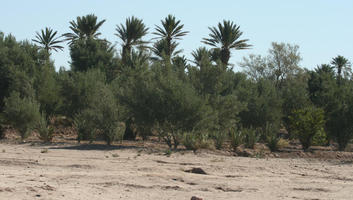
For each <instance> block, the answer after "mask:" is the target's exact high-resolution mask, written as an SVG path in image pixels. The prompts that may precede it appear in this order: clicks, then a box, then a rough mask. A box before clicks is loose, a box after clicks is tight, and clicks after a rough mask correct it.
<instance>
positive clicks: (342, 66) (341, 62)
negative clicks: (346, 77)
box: [331, 55, 350, 84]
mask: <svg viewBox="0 0 353 200" xmlns="http://www.w3.org/2000/svg"><path fill="white" fill-rule="evenodd" d="M331 64H332V65H333V67H335V68H336V69H337V75H338V83H339V84H340V82H341V78H342V70H345V72H347V71H348V70H349V67H350V63H349V61H348V60H347V59H346V58H345V57H343V56H340V55H338V56H337V57H335V58H333V59H332V62H331Z"/></svg>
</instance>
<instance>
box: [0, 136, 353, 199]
mask: <svg viewBox="0 0 353 200" xmlns="http://www.w3.org/2000/svg"><path fill="white" fill-rule="evenodd" d="M44 149H48V151H47V152H45V150H44ZM43 151H44V152H43ZM195 167H201V168H202V169H203V170H204V171H205V172H206V173H207V175H202V174H194V173H188V172H185V171H186V170H189V169H192V168H195ZM192 196H197V197H200V198H203V199H204V200H211V199H212V200H214V199H307V200H314V199H316V200H318V199H320V200H323V199H334V200H337V199H353V165H352V162H346V163H342V162H327V161H320V160H313V159H311V160H308V159H289V158H287V159H281V158H263V159H256V158H245V157H233V156H224V155H215V154H212V153H199V154H194V153H192V152H184V153H183V152H178V153H173V154H172V155H171V156H170V157H168V156H166V155H164V154H163V152H159V153H158V152H153V153H151V152H148V151H145V150H142V149H139V148H118V147H115V148H114V147H113V148H109V149H106V148H104V147H103V148H102V146H100V145H97V146H94V145H93V146H90V147H89V148H85V147H83V146H77V145H68V144H66V145H60V146H52V145H51V146H43V145H34V146H32V145H30V144H4V143H0V199H1V200H7V199H11V200H14V199H28V200H29V199H30V200H32V199H45V200H49V199H70V200H76V199H82V200H88V199H95V200H96V199H146V200H148V199H163V200H166V199H177V200H182V199H187V200H190V198H191V197H192Z"/></svg>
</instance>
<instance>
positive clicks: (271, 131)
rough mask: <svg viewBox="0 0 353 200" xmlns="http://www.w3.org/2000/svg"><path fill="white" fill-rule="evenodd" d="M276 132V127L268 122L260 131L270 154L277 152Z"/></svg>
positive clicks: (278, 138)
mask: <svg viewBox="0 0 353 200" xmlns="http://www.w3.org/2000/svg"><path fill="white" fill-rule="evenodd" d="M278 130H279V129H278V127H276V126H274V125H273V124H272V123H268V122H267V123H266V126H265V127H264V128H263V129H262V134H263V137H264V139H265V142H266V144H267V146H268V147H269V148H270V150H271V151H272V152H273V151H277V150H278V141H279V140H280V137H279V136H278Z"/></svg>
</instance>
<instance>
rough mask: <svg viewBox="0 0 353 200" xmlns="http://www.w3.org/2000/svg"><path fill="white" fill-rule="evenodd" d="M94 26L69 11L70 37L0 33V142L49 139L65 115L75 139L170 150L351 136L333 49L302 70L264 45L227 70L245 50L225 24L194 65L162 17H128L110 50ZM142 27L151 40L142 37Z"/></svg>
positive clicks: (342, 69)
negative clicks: (63, 61)
mask: <svg viewBox="0 0 353 200" xmlns="http://www.w3.org/2000/svg"><path fill="white" fill-rule="evenodd" d="M104 22H105V20H101V21H99V20H98V18H97V17H96V16H95V15H92V14H91V15H86V16H82V17H77V19H76V20H73V21H71V22H70V29H71V31H72V32H70V33H65V34H63V35H58V33H57V32H56V31H54V30H52V29H51V28H45V29H43V30H41V31H40V32H37V33H36V35H35V38H34V39H33V40H32V41H33V43H32V42H30V41H17V40H16V39H15V37H14V36H12V35H5V34H3V33H0V112H1V113H0V125H1V127H0V132H1V133H0V137H1V136H2V132H3V131H4V129H5V127H9V126H11V127H13V128H15V129H16V130H17V131H18V132H19V133H20V135H21V137H22V139H25V138H26V137H27V136H28V135H29V134H30V133H32V132H34V131H35V132H37V133H39V135H40V138H41V139H43V140H44V141H47V142H48V141H51V140H52V138H53V127H54V123H53V121H55V119H57V118H59V117H61V118H62V117H65V118H67V119H68V120H69V121H71V123H72V126H74V127H75V128H76V130H77V139H78V141H82V140H89V141H94V140H97V139H103V140H105V141H106V142H107V144H112V143H113V142H114V141H117V140H123V139H129V140H135V139H136V138H137V137H139V138H142V139H144V140H147V139H148V138H149V137H150V136H158V137H159V138H160V140H162V141H164V142H166V144H168V145H169V147H170V148H177V147H178V145H180V144H183V145H184V146H185V147H186V148H188V149H193V150H196V149H197V148H201V147H202V146H203V145H204V146H206V145H210V142H209V141H213V142H211V144H214V145H215V147H216V148H217V149H221V148H223V147H224V142H225V141H228V142H229V143H230V144H231V146H233V148H236V147H237V146H239V145H241V144H245V145H246V146H247V147H249V148H252V147H253V146H254V144H255V143H256V142H259V141H260V142H263V143H266V144H267V145H268V146H269V147H270V148H271V150H273V151H275V150H277V149H278V142H279V139H280V136H279V132H280V130H281V131H282V132H286V131H287V132H288V133H289V134H288V135H289V138H290V139H298V141H300V142H301V144H302V146H303V148H304V149H305V150H307V149H308V148H309V147H310V146H311V145H329V144H332V143H337V144H338V145H339V149H340V150H344V149H345V148H346V146H347V144H348V143H349V142H350V141H351V140H352V139H353V123H352V120H353V91H352V90H353V80H352V73H351V69H350V62H349V61H348V60H347V59H346V58H344V57H343V56H337V57H334V58H332V62H331V63H327V64H322V65H318V66H317V67H316V68H314V69H313V70H308V69H306V68H303V67H301V66H300V61H301V59H302V58H301V56H300V53H299V47H298V46H297V45H293V44H285V43H276V42H273V43H272V46H271V47H270V48H269V51H268V55H264V56H263V55H249V56H248V57H245V58H243V60H242V61H241V62H240V63H239V66H240V68H239V69H237V70H236V71H241V72H235V71H234V67H235V65H233V64H231V63H229V59H230V57H231V55H232V51H236V50H243V49H248V48H255V47H252V45H251V44H250V43H249V40H248V39H242V38H241V37H242V34H243V33H242V32H241V30H240V27H239V26H238V25H236V24H235V23H234V22H232V21H226V20H225V21H223V22H220V23H219V24H217V26H214V27H210V28H209V31H210V34H209V35H208V37H206V38H203V39H202V42H203V43H204V44H206V45H208V46H209V47H210V49H207V48H206V47H199V48H198V49H196V50H195V51H193V52H192V57H193V60H187V59H186V58H185V57H184V56H183V55H181V52H182V49H180V47H179V42H180V41H181V40H182V38H183V36H185V35H187V34H189V32H188V31H187V30H184V25H183V24H182V22H181V21H179V20H178V19H177V18H176V17H174V16H172V15H169V16H167V17H166V18H165V19H163V20H162V21H161V25H156V27H155V28H154V30H153V31H151V30H150V29H149V28H148V27H146V26H145V25H144V23H143V20H141V19H138V18H136V17H130V18H127V19H126V21H125V23H122V24H120V25H117V26H116V36H117V40H118V41H119V42H120V44H121V47H116V46H113V45H112V42H110V41H107V40H106V39H104V38H102V37H101V34H100V32H99V29H100V28H101V26H102V25H103V24H104ZM150 31H151V32H152V34H153V35H155V38H154V39H153V40H152V41H146V40H144V37H145V36H146V35H147V34H149V32H150ZM66 42H67V44H68V47H69V49H70V56H71V62H70V63H71V69H70V70H67V69H60V70H59V71H55V67H54V62H53V60H52V59H51V54H52V53H53V51H57V50H62V49H63V48H64V47H63V46H62V45H64V43H66ZM114 42H115V41H113V43H114ZM119 50H120V52H119ZM235 53H236V52H235ZM309 67H312V66H309Z"/></svg>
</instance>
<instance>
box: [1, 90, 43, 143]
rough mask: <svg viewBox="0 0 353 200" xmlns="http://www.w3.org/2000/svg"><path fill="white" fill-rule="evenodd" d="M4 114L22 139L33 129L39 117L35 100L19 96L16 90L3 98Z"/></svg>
mask: <svg viewBox="0 0 353 200" xmlns="http://www.w3.org/2000/svg"><path fill="white" fill-rule="evenodd" d="M4 115H5V119H6V121H7V122H8V123H9V124H10V125H12V126H13V127H14V128H15V129H17V130H18V131H19V132H20V134H21V138H22V139H25V138H27V136H28V135H29V133H30V132H31V131H32V130H34V128H35V127H36V125H37V124H38V122H39V120H40V117H41V115H40V112H39V104H38V103H37V101H36V100H34V99H32V98H30V97H24V98H21V97H20V94H19V93H17V92H12V93H11V94H10V96H9V97H8V98H6V99H5V109H4Z"/></svg>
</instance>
